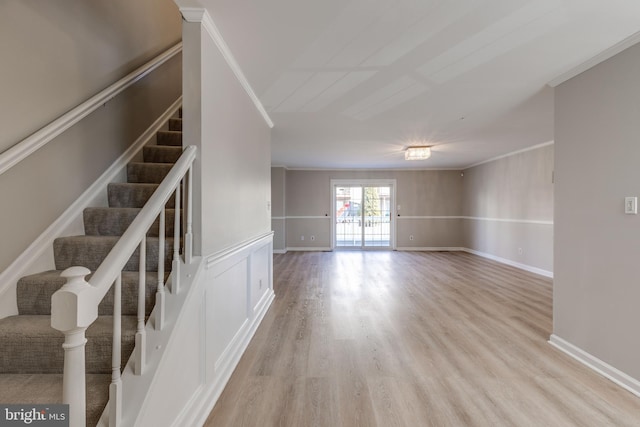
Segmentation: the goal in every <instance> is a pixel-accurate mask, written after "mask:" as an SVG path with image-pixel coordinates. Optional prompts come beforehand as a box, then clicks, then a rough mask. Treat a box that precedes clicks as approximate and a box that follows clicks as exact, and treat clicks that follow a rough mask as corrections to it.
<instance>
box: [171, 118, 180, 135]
mask: <svg viewBox="0 0 640 427" xmlns="http://www.w3.org/2000/svg"><path fill="white" fill-rule="evenodd" d="M169 130H173V131H177V132H182V119H181V118H173V119H169Z"/></svg>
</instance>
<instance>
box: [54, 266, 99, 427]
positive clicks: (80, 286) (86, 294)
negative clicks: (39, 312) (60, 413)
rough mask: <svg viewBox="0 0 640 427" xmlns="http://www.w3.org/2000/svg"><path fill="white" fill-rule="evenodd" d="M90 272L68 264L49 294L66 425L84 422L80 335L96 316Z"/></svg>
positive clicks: (81, 426)
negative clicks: (60, 354) (59, 340)
mask: <svg viewBox="0 0 640 427" xmlns="http://www.w3.org/2000/svg"><path fill="white" fill-rule="evenodd" d="M90 273H91V271H89V269H87V268H85V267H71V268H67V269H66V270H65V271H63V272H62V274H61V276H62V277H65V278H66V279H67V283H65V285H64V286H62V288H60V289H59V290H58V291H57V292H55V293H54V294H53V296H52V297H51V327H52V328H54V329H57V330H59V331H61V332H63V333H64V344H62V348H63V349H64V372H63V379H62V402H63V403H66V404H68V405H69V425H70V426H71V427H84V426H85V425H86V379H85V344H86V342H87V340H86V338H85V336H84V334H85V331H86V330H87V328H88V327H89V325H91V324H92V323H93V322H94V321H95V319H96V318H97V317H98V307H97V305H94V304H91V303H90V302H89V301H90V300H91V285H89V284H88V283H87V282H86V281H85V280H84V277H85V276H86V275H88V274H90Z"/></svg>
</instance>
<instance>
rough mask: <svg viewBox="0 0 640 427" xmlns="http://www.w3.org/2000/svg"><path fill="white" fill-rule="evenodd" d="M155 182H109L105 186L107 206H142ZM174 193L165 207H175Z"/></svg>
mask: <svg viewBox="0 0 640 427" xmlns="http://www.w3.org/2000/svg"><path fill="white" fill-rule="evenodd" d="M156 188H158V185H157V184H129V183H111V184H109V186H108V187H107V194H108V200H109V206H110V207H112V208H142V207H143V206H144V204H145V203H147V201H148V200H149V198H150V197H151V195H152V194H153V192H154V191H155V190H156ZM175 199H176V198H175V193H174V194H172V195H171V197H169V200H168V201H167V204H166V205H165V207H167V208H174V207H175Z"/></svg>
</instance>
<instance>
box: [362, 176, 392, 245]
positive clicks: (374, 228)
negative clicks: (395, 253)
mask: <svg viewBox="0 0 640 427" xmlns="http://www.w3.org/2000/svg"><path fill="white" fill-rule="evenodd" d="M363 214H364V218H363V221H364V229H363V234H364V246H365V247H366V246H370V247H389V246H391V187H389V186H382V187H364V209H363Z"/></svg>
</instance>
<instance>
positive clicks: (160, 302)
mask: <svg viewBox="0 0 640 427" xmlns="http://www.w3.org/2000/svg"><path fill="white" fill-rule="evenodd" d="M164 222H165V215H164V209H162V210H161V211H160V232H159V233H158V234H159V238H158V290H157V292H156V308H155V315H156V330H158V331H161V330H162V328H163V326H164V297H165V295H164V227H165V225H164Z"/></svg>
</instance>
